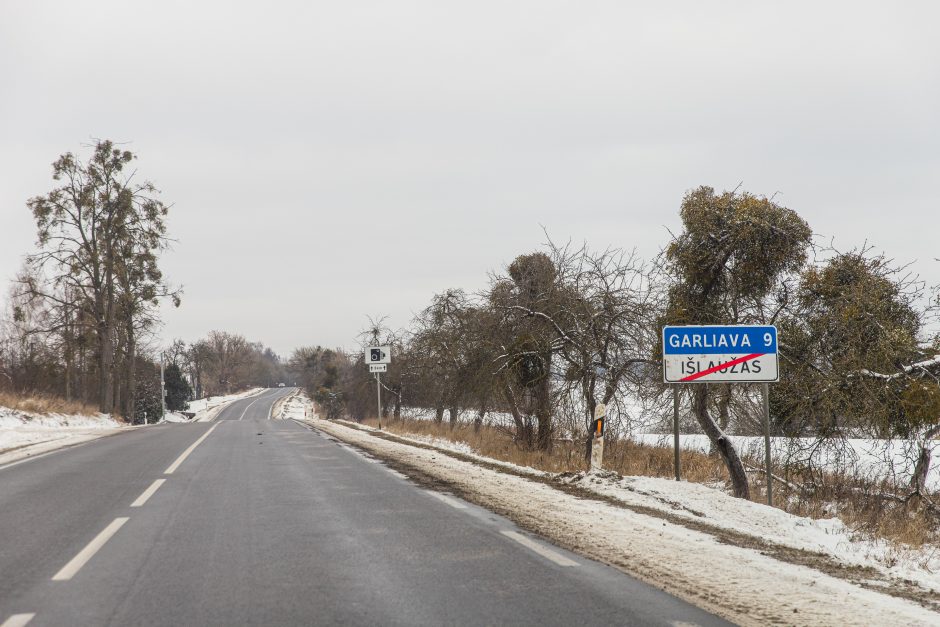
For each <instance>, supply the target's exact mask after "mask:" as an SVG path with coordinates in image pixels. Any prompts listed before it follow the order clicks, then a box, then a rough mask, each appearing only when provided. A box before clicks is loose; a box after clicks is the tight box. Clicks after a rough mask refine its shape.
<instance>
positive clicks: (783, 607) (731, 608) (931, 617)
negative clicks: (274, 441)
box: [305, 420, 938, 625]
mask: <svg viewBox="0 0 940 627" xmlns="http://www.w3.org/2000/svg"><path fill="white" fill-rule="evenodd" d="M305 423H306V424H308V425H310V426H311V427H312V428H316V429H318V430H319V431H321V432H323V433H325V434H328V435H329V436H332V437H334V438H336V439H339V440H342V441H344V442H346V443H349V444H352V445H354V446H357V447H359V448H361V449H364V450H366V451H368V452H369V453H370V454H372V455H374V456H376V457H379V458H381V459H383V460H385V461H386V462H387V463H388V464H389V465H390V466H392V467H393V468H394V469H395V470H398V471H400V472H403V473H405V474H407V475H409V476H410V477H411V478H412V479H414V480H415V481H417V482H419V483H422V484H425V485H429V486H431V487H435V488H437V489H446V490H449V491H452V492H454V493H455V494H457V495H459V496H460V497H462V498H464V499H466V500H468V501H471V502H474V503H476V504H478V505H481V506H483V507H486V508H487V509H490V510H491V511H494V512H496V513H498V514H501V515H504V516H506V517H508V518H510V519H512V520H513V521H514V522H516V523H517V524H518V525H520V526H521V527H523V528H525V529H528V530H529V531H532V532H534V533H538V534H540V535H542V536H543V537H545V538H547V539H549V540H550V541H552V542H554V543H556V544H557V545H559V546H563V547H565V548H568V549H570V550H573V551H576V552H578V553H580V554H582V555H585V556H586V557H589V558H592V559H595V560H598V561H601V562H604V563H607V564H610V565H611V566H614V567H615V568H618V569H620V570H621V571H623V572H625V573H627V574H629V575H632V576H634V577H637V578H639V579H641V580H644V581H646V582H647V583H650V584H652V585H655V586H657V587H659V588H661V589H663V590H665V591H667V592H669V593H671V594H674V595H675V596H677V597H680V598H682V599H685V600H687V601H689V602H691V603H693V604H695V605H698V606H700V607H702V608H704V609H706V610H709V611H711V612H713V613H715V614H717V615H720V616H723V617H725V618H728V619H730V620H733V621H735V622H738V623H741V624H754V625H757V624H768V623H772V622H781V623H784V624H833V623H839V624H858V625H870V624H890V623H892V622H893V623H899V624H911V625H916V624H936V621H937V619H938V618H937V617H938V615H937V614H936V613H935V612H933V611H931V609H928V608H930V607H936V606H935V605H934V604H933V603H932V602H931V599H930V598H929V596H928V597H926V598H920V599H918V600H919V601H920V602H921V603H925V604H926V605H927V607H924V606H922V605H918V604H917V603H914V602H912V601H910V600H908V599H907V598H900V597H899V596H892V595H888V594H885V593H883V592H881V591H879V590H876V589H872V588H873V587H877V586H884V582H879V581H877V573H872V572H866V571H859V572H855V573H848V572H847V571H846V572H843V571H842V570H840V569H839V568H831V566H832V565H829V567H827V566H826V564H825V563H824V561H823V560H821V558H822V557H823V556H814V555H812V554H808V553H806V552H803V551H795V550H793V549H789V548H787V547H775V546H773V545H768V544H767V543H763V542H760V541H759V539H755V538H750V539H749V540H748V539H743V538H741V537H735V536H734V534H729V533H728V532H727V531H726V530H723V532H722V533H716V530H715V529H709V528H707V525H705V526H701V525H700V526H698V528H696V526H695V525H690V524H689V521H687V520H684V519H682V518H679V517H670V516H668V515H663V514H662V512H641V511H637V510H636V508H630V507H625V506H624V505H623V504H622V503H612V502H610V501H609V500H608V499H605V498H604V497H603V496H602V495H600V494H594V493H589V492H587V491H584V490H579V489H578V488H576V487H574V486H567V487H565V486H564V485H563V484H561V483H558V482H554V483H553V482H552V481H550V480H546V479H545V478H540V477H539V476H537V473H535V474H530V473H525V472H520V471H516V470H513V469H512V468H507V467H505V466H504V465H501V464H499V463H487V462H485V461H481V460H479V459H476V458H472V457H471V456H466V455H461V454H460V453H456V452H453V451H446V450H443V449H438V448H435V447H433V446H430V445H423V444H420V443H416V442H408V441H405V440H404V439H402V438H398V437H396V436H392V435H389V434H387V433H384V432H374V431H371V430H365V429H362V428H358V427H356V426H353V425H349V426H346V425H343V424H338V423H334V422H327V421H322V420H309V421H305ZM745 540H747V541H745ZM783 549H786V550H785V551H784V550H783ZM827 570H828V571H829V572H827ZM847 575H851V576H847ZM869 578H874V579H875V580H874V581H873V582H872V586H871V587H864V586H863V585H861V584H863V583H865V581H867V580H868V579H869ZM902 596H903V595H902ZM934 596H935V595H934Z"/></svg>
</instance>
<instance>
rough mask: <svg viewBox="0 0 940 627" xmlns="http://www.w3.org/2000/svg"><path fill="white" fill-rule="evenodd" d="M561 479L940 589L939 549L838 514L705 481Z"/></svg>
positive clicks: (604, 476) (616, 477)
mask: <svg viewBox="0 0 940 627" xmlns="http://www.w3.org/2000/svg"><path fill="white" fill-rule="evenodd" d="M560 479H561V480H562V481H563V482H565V483H568V484H571V485H578V486H580V487H583V488H585V489H588V490H590V491H592V492H595V493H597V494H602V495H604V496H608V497H613V498H615V499H617V500H618V501H621V502H623V503H626V504H627V505H639V506H643V507H651V508H653V509H656V510H660V511H663V512H666V513H669V514H673V515H676V516H679V517H681V518H685V519H687V520H691V521H695V522H703V523H707V524H709V525H713V526H716V527H720V528H722V529H728V530H730V531H734V532H737V533H744V534H747V535H750V536H753V537H754V538H759V539H762V540H765V541H768V542H772V543H774V544H779V545H783V546H787V547H791V548H795V549H800V550H803V551H812V552H814V553H822V554H824V555H828V556H830V557H832V558H833V559H835V560H837V561H839V562H841V563H843V564H846V565H853V566H868V567H872V568H875V569H877V570H879V571H880V572H882V573H884V574H886V575H889V576H891V577H895V578H899V579H908V580H911V581H915V582H916V583H918V584H920V585H921V586H923V587H925V588H927V589H930V590H934V591H937V592H940V555H938V552H940V547H927V548H924V549H914V548H911V549H907V550H906V549H903V548H901V547H899V546H897V545H894V544H891V543H889V542H887V541H883V540H870V539H865V538H862V537H859V536H858V535H857V534H855V533H854V532H853V531H852V530H851V529H849V528H848V527H846V526H845V525H844V524H843V523H842V521H841V520H839V519H838V518H824V519H813V518H805V517H802V516H795V515H793V514H790V513H787V512H785V511H783V510H780V509H777V508H775V507H767V506H766V505H763V504H761V503H755V502H753V501H745V500H743V499H738V498H734V497H733V496H731V495H729V494H727V493H725V492H724V491H723V490H721V489H718V488H714V487H711V486H707V485H703V484H700V483H689V482H686V481H679V482H676V481H673V480H671V479H663V478H658V477H620V476H619V475H616V474H615V473H604V472H601V473H578V474H575V475H570V476H567V477H566V476H564V475H562V476H561V477H560Z"/></svg>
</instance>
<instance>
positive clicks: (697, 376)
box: [679, 353, 766, 382]
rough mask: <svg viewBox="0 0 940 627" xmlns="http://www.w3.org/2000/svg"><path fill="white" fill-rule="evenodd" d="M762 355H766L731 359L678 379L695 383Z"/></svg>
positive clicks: (755, 354) (759, 354)
mask: <svg viewBox="0 0 940 627" xmlns="http://www.w3.org/2000/svg"><path fill="white" fill-rule="evenodd" d="M764 355H766V353H753V354H751V355H745V356H744V357H738V358H737V359H732V360H731V361H726V362H725V363H723V364H718V365H717V366H712V367H711V368H709V369H707V370H702V371H701V372H696V373H695V374H690V375H689V376H687V377H685V378H683V379H679V381H681V382H686V381H695V380H696V379H700V378H701V377H704V376H705V375H709V374H711V373H713V372H718V371H719V370H724V369H725V368H728V367H729V366H734V365H735V364H740V363H744V362H745V361H750V360H752V359H756V358H758V357H763V356H764Z"/></svg>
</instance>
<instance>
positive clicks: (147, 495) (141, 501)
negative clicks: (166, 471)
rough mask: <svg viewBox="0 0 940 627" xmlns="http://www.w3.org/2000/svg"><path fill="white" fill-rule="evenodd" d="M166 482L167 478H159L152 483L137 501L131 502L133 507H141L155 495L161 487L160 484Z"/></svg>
mask: <svg viewBox="0 0 940 627" xmlns="http://www.w3.org/2000/svg"><path fill="white" fill-rule="evenodd" d="M164 482H166V479H157V480H156V481H154V482H153V483H152V484H150V487H149V488H147V489H146V490H144V491H143V493H141V495H140V496H138V497H137V500H136V501H134V502H133V503H131V507H140V506H142V505H143V504H144V503H146V502H147V500H148V499H149V498H150V497H151V496H153V493H154V492H156V491H157V490H159V489H160V486H162V485H163V484H164Z"/></svg>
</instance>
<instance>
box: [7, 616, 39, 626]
mask: <svg viewBox="0 0 940 627" xmlns="http://www.w3.org/2000/svg"><path fill="white" fill-rule="evenodd" d="M35 615H36V614H14V615H13V616H11V617H10V618H8V619H6V620H5V621H3V624H2V625H0V627H25V626H26V624H27V623H29V621H31V620H33V616H35Z"/></svg>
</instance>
